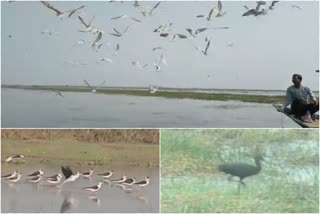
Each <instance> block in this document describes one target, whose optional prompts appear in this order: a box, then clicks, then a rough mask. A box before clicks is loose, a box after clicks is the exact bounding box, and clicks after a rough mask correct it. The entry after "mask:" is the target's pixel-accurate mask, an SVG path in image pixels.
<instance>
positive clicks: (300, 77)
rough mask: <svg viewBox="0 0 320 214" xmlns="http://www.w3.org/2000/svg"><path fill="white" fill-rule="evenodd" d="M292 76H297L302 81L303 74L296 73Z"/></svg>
mask: <svg viewBox="0 0 320 214" xmlns="http://www.w3.org/2000/svg"><path fill="white" fill-rule="evenodd" d="M292 78H297V79H298V80H300V81H302V76H301V75H300V74H294V75H293V76H292Z"/></svg>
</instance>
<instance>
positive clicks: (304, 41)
mask: <svg viewBox="0 0 320 214" xmlns="http://www.w3.org/2000/svg"><path fill="white" fill-rule="evenodd" d="M155 3H156V2H140V4H141V6H142V7H145V8H147V9H146V10H150V8H151V7H152V6H153V5H155ZM222 3H223V9H224V10H225V11H227V14H226V15H225V16H223V17H219V18H213V20H211V21H209V22H208V21H207V20H205V19H203V18H196V15H199V14H208V12H209V10H210V9H211V8H212V7H213V6H214V5H216V2H208V1H207V2H205V1H202V2H194V1H193V2H192V1H178V2H174V1H164V2H161V4H160V6H159V7H158V8H157V9H156V10H155V11H154V13H153V15H152V16H147V17H143V16H142V15H141V13H140V10H142V8H134V7H133V2H125V3H123V4H121V3H110V2H102V1H100V2H90V1H89V2H87V1H78V2H51V4H52V5H54V6H55V7H56V8H58V9H61V10H69V9H73V8H76V7H79V6H81V5H85V8H84V9H83V10H82V12H83V13H85V14H84V15H82V16H83V17H84V18H85V19H86V20H89V19H91V18H92V17H93V16H95V20H94V22H93V24H94V25H95V26H96V27H98V28H100V29H102V30H103V31H104V32H105V33H104V34H103V37H102V42H106V43H110V46H108V45H103V46H102V47H101V49H100V50H99V51H98V52H96V51H95V50H93V49H91V48H90V44H86V45H83V46H73V44H74V43H76V42H77V41H79V40H80V39H84V40H87V41H90V42H93V41H94V40H95V38H96V35H94V34H93V33H81V32H78V30H83V29H84V26H83V25H82V24H81V23H80V21H79V20H78V18H77V16H76V15H74V16H73V17H72V18H70V19H68V18H66V17H64V18H63V20H61V19H60V18H59V17H56V16H55V13H54V12H53V11H52V10H50V9H48V8H46V7H45V6H44V5H43V4H41V3H40V2H12V3H8V2H2V4H1V42H2V48H1V60H2V64H1V72H2V83H3V84H41V85H45V84H49V85H84V83H83V80H84V79H86V80H88V82H89V83H91V84H92V85H98V84H100V83H101V82H102V81H103V80H106V84H105V85H106V86H148V85H149V84H157V85H159V86H163V87H188V88H189V87H198V88H237V89H240V88H246V89H286V88H287V87H288V86H289V85H290V84H291V76H292V74H293V73H300V74H302V76H303V77H304V80H303V83H304V85H307V86H309V87H310V88H311V89H313V90H318V89H319V80H318V78H319V74H318V73H316V72H315V70H316V69H319V2H317V1H309V2H306V1H303V2H301V1H293V2H288V1H286V2H282V1H281V2H280V3H278V4H277V5H276V6H275V9H274V10H273V11H269V13H268V14H267V15H265V16H258V17H254V16H249V17H242V14H243V13H244V12H245V11H246V10H245V8H244V7H243V5H247V6H248V7H250V8H253V7H255V6H256V3H255V2H252V1H251V2H245V1H224V2H222ZM292 4H295V5H299V6H300V7H301V8H302V10H299V9H297V8H293V7H292ZM148 8H149V9H148ZM123 14H127V15H130V16H132V17H135V18H138V19H141V20H142V23H137V22H135V21H133V20H128V19H127V20H125V19H122V20H121V19H118V20H112V21H111V20H110V18H111V17H114V16H118V15H123ZM169 21H170V22H172V23H173V25H172V27H171V32H173V33H181V34H185V35H188V33H187V31H186V30H185V28H193V29H194V28H200V27H208V26H209V27H214V26H216V27H219V26H228V27H230V29H228V30H208V31H205V32H203V33H201V34H199V35H198V36H197V37H196V38H195V39H184V40H183V39H176V40H174V41H170V39H169V38H163V37H160V36H159V33H154V32H153V30H154V29H155V28H156V27H158V26H159V25H161V24H166V23H168V22H169ZM129 24H130V27H129V30H128V31H127V33H126V34H124V36H123V37H120V38H118V37H114V36H111V35H109V34H108V33H111V32H113V30H112V27H115V28H117V29H119V30H120V31H123V30H124V29H125V28H126V27H127V26H128V25H129ZM45 30H53V31H56V32H59V34H58V35H56V36H48V35H44V34H41V32H42V31H45ZM9 35H12V36H11V37H9ZM206 36H207V37H209V38H210V39H211V46H210V48H209V50H208V55H207V56H205V55H203V54H202V53H201V52H200V51H198V50H196V49H195V48H194V46H201V47H204V46H205V41H204V40H205V37H206ZM228 42H233V43H234V46H233V47H227V43H228ZM117 43H119V44H120V50H119V54H118V55H117V56H112V53H113V50H114V48H115V46H116V44H117ZM160 45H161V46H163V47H164V48H165V50H163V51H162V53H163V55H164V57H165V59H166V61H167V63H168V65H167V66H166V65H164V64H162V65H161V71H160V72H156V71H155V68H154V66H153V63H154V62H156V61H157V59H158V58H159V55H160V51H152V48H154V47H156V46H160ZM100 57H108V58H111V59H112V60H113V62H112V63H109V62H102V63H100V64H97V59H98V58H100ZM133 60H139V61H140V62H141V64H145V63H148V64H149V66H148V67H147V68H146V69H145V70H143V71H139V69H137V68H136V67H134V66H132V64H131V62H132V61H133ZM71 61H72V62H78V63H80V62H81V63H86V65H71V64H68V63H66V62H71ZM208 75H209V76H210V78H208Z"/></svg>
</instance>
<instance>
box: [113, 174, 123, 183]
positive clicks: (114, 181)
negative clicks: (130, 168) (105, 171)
mask: <svg viewBox="0 0 320 214" xmlns="http://www.w3.org/2000/svg"><path fill="white" fill-rule="evenodd" d="M126 179H127V176H125V175H124V176H122V178H119V179H114V180H110V181H112V182H113V183H122V182H124V181H125V180H126Z"/></svg>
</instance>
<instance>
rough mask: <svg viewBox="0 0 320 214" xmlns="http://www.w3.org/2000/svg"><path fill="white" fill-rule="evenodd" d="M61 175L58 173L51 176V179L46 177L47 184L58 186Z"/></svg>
mask: <svg viewBox="0 0 320 214" xmlns="http://www.w3.org/2000/svg"><path fill="white" fill-rule="evenodd" d="M61 178H62V175H61V174H60V173H59V174H57V175H53V176H51V177H47V179H46V180H47V182H48V183H50V184H58V183H60V181H61Z"/></svg>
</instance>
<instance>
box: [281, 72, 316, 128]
mask: <svg viewBox="0 0 320 214" xmlns="http://www.w3.org/2000/svg"><path fill="white" fill-rule="evenodd" d="M301 81H302V76H301V75H300V74H294V75H293V76H292V83H293V85H292V86H290V87H289V88H288V89H287V94H286V100H285V103H284V104H283V106H282V109H283V111H284V112H286V113H289V114H294V115H295V116H296V117H297V118H299V119H301V120H303V121H304V122H308V123H312V122H313V120H316V115H315V113H316V112H318V111H319V103H318V101H317V99H316V97H315V96H314V95H313V93H312V91H311V90H310V89H309V88H308V87H306V86H303V85H301ZM288 105H291V109H289V108H287V107H288Z"/></svg>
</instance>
